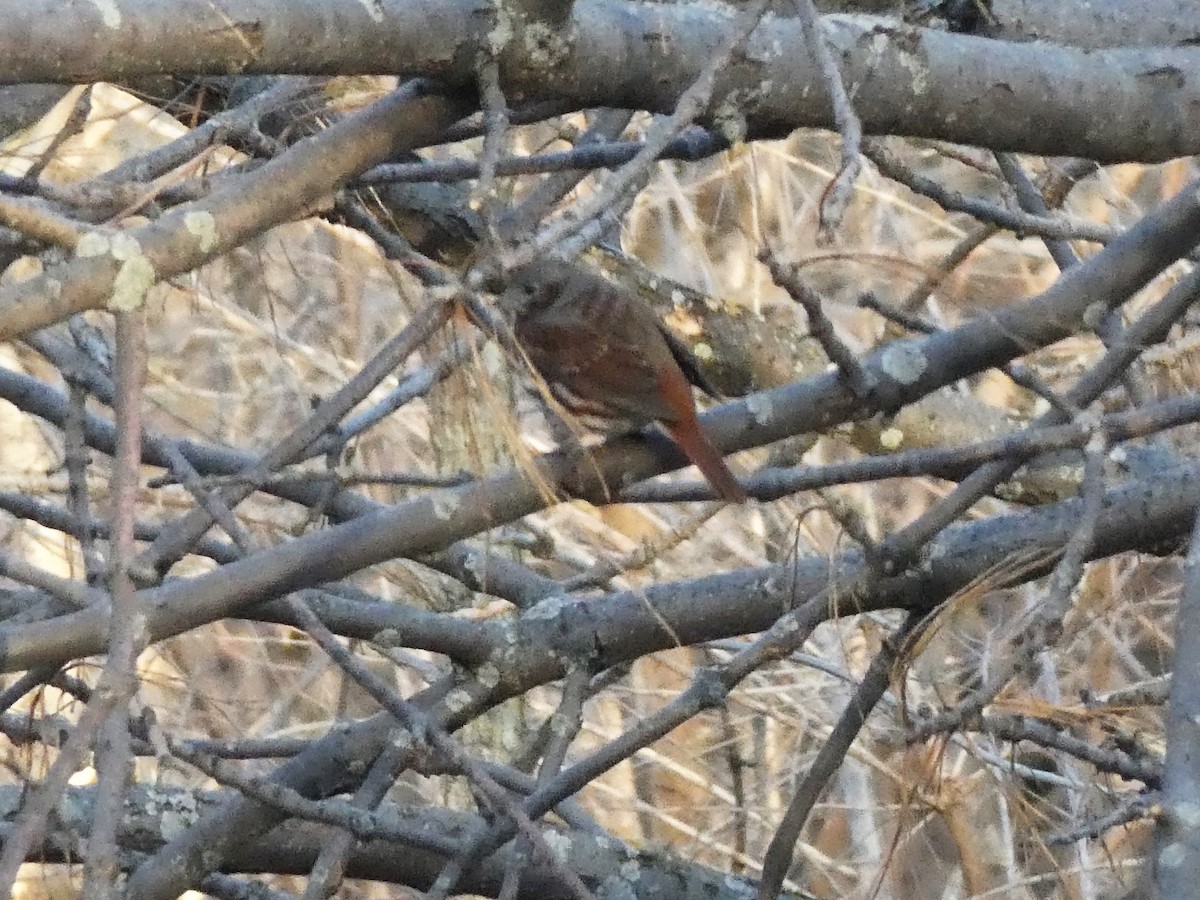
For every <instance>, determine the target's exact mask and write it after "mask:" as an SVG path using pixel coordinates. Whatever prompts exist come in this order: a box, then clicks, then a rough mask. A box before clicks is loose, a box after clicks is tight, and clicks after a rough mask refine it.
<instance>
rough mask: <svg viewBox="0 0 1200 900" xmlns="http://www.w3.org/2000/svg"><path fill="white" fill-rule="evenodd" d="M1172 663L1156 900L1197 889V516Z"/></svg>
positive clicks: (1177, 615)
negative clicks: (1158, 897)
mask: <svg viewBox="0 0 1200 900" xmlns="http://www.w3.org/2000/svg"><path fill="white" fill-rule="evenodd" d="M1172 663H1173V664H1172V666H1171V694H1170V698H1169V700H1168V702H1167V722H1166V735H1167V752H1166V759H1165V760H1164V765H1163V807H1164V813H1163V815H1162V816H1161V817H1160V818H1159V820H1158V831H1157V834H1156V835H1155V848H1154V882H1155V885H1156V886H1157V888H1158V892H1157V893H1158V896H1160V897H1189V896H1192V895H1193V894H1194V893H1195V889H1196V885H1197V884H1200V753H1197V751H1196V748H1197V747H1200V515H1198V516H1197V518H1196V524H1195V527H1194V528H1193V530H1192V542H1191V546H1190V548H1189V549H1188V555H1187V560H1186V562H1185V563H1184V582H1183V595H1182V596H1181V597H1180V598H1179V610H1178V612H1176V613H1175V656H1174V659H1173V660H1172Z"/></svg>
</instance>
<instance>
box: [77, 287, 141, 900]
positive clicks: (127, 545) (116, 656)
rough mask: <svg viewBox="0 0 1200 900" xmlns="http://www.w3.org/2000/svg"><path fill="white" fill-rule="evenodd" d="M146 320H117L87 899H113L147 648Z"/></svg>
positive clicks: (132, 314) (135, 315) (128, 315)
mask: <svg viewBox="0 0 1200 900" xmlns="http://www.w3.org/2000/svg"><path fill="white" fill-rule="evenodd" d="M144 327H145V319H144V316H143V312H142V310H141V309H136V310H130V311H124V312H118V313H117V361H116V384H117V403H116V422H117V453H116V457H115V459H114V460H113V464H114V466H115V470H116V471H115V472H114V477H113V522H112V532H111V539H112V552H111V554H110V557H111V564H110V571H109V584H110V591H111V593H112V616H111V617H110V618H109V621H110V622H111V623H112V624H111V629H112V630H111V632H110V634H109V639H108V662H107V664H106V665H105V667H104V673H103V675H102V676H101V679H100V686H99V689H98V690H97V692H96V698H95V699H99V700H103V701H105V702H106V705H108V706H109V711H108V713H107V715H106V717H105V720H104V722H103V724H102V725H101V729H100V735H99V740H98V742H97V752H96V775H97V787H96V805H95V808H94V810H93V812H92V829H91V835H90V838H89V841H88V848H87V856H86V860H85V866H84V881H85V882H86V883H87V885H88V893H89V896H91V897H96V898H103V900H107V898H116V897H118V896H119V892H118V887H117V878H118V874H119V873H118V870H117V829H118V827H119V825H120V823H121V817H122V813H123V809H124V800H125V783H126V780H127V778H128V775H129V770H130V765H131V763H132V759H133V757H132V751H131V747H130V734H129V701H130V700H131V699H132V697H133V695H134V692H135V691H136V689H137V659H138V655H139V653H140V652H141V649H142V647H144V646H145V643H146V623H145V617H144V616H143V615H142V614H141V613H140V612H139V611H138V605H137V601H136V599H135V597H134V585H133V581H132V579H131V578H130V577H129V566H130V564H131V563H132V561H133V559H134V554H135V552H136V547H135V545H134V522H135V518H134V513H135V511H136V507H137V493H138V482H139V475H140V472H141V455H142V441H141V435H142V418H141V399H142V381H143V377H144V375H145V365H146V344H145V331H144Z"/></svg>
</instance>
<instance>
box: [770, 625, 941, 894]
mask: <svg viewBox="0 0 1200 900" xmlns="http://www.w3.org/2000/svg"><path fill="white" fill-rule="evenodd" d="M920 622H921V616H920V615H918V614H915V613H914V614H910V615H909V616H908V618H907V619H906V620H905V621H904V624H902V625H901V626H900V627H899V628H898V629H896V630H895V631H894V632H893V633H892V634H891V635H889V636H888V638H887V639H886V640H885V641H884V644H883V646H882V647H881V648H880V650H879V652H878V653H877V654H875V658H874V659H873V660H871V665H870V666H869V667H868V668H867V672H866V674H865V675H864V676H863V679H862V681H861V682H860V683H859V685H858V689H857V690H856V691H855V692H854V696H853V697H851V698H850V701H849V702H848V703H847V704H846V707H845V709H844V710H842V715H841V716H840V717H839V718H838V721H837V724H836V725H834V726H833V730H832V731H831V732H830V733H829V737H828V738H826V740H825V743H824V744H822V745H821V749H820V750H819V751H818V752H817V758H816V759H815V760H813V763H812V765H811V766H810V767H809V770H808V772H807V774H806V775H805V776H804V778H803V779H801V780H800V783H799V784H797V785H796V790H795V792H794V793H793V794H792V800H791V802H790V803H789V804H788V808H787V812H785V813H784V815H783V819H781V820H780V822H779V827H778V828H776V829H775V834H774V835H773V836H772V837H771V843H770V844H769V845H768V846H767V851H766V853H765V854H764V855H763V867H762V877H761V879H760V881H759V884H758V900H774V898H775V897H776V896H778V894H779V891H780V890H781V889H782V887H783V880H784V878H786V877H787V873H788V869H789V868H791V865H792V857H793V855H794V853H795V849H796V842H797V841H798V840H800V831H801V829H803V828H804V823H805V822H806V821H808V816H809V814H810V813H811V812H812V809H813V806H814V805H816V802H817V798H819V797H820V796H821V792H822V791H823V790H824V789H825V785H826V784H827V783H828V782H829V779H830V778H832V777H833V773H834V772H836V771H837V769H838V767H839V766H841V764H842V763H843V761H844V760H845V758H846V754H847V753H848V752H849V751H850V746H851V744H853V743H854V739H855V738H856V737H857V736H858V733H859V732H860V731H861V730H862V728H863V726H864V725H866V724H867V717H868V716H869V715H870V714H871V710H872V709H874V708H875V704H877V703H878V702H879V701H880V699H881V698H882V697H883V695H884V692H885V691H886V690H887V688H888V685H889V684H890V683H891V678H892V670H893V668H894V667H895V664H896V659H897V652H898V648H899V647H901V646H902V645H903V643H904V641H905V640H906V639H908V638H910V637H911V636H912V633H913V631H914V630H915V629H916V628H917V627H918V626H919V625H920Z"/></svg>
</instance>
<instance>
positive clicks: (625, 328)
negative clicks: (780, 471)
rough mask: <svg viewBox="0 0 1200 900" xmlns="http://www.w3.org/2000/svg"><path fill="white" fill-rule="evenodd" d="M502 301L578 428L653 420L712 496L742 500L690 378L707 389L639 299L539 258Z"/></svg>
mask: <svg viewBox="0 0 1200 900" xmlns="http://www.w3.org/2000/svg"><path fill="white" fill-rule="evenodd" d="M500 305H501V307H502V308H504V309H507V310H509V312H510V314H511V315H512V316H513V333H514V336H515V338H516V341H517V343H518V344H519V345H520V347H521V349H522V351H523V353H524V355H525V357H526V358H527V359H528V362H529V364H530V365H531V366H532V367H533V369H534V370H535V371H536V372H537V374H538V375H540V376H541V378H542V380H543V381H544V382H545V383H546V386H547V387H548V389H549V391H550V394H551V396H552V397H554V399H555V400H557V401H558V402H559V403H561V404H562V406H563V407H564V408H565V409H566V410H568V411H569V412H570V413H571V414H572V415H573V416H575V418H577V419H578V420H579V421H580V422H581V423H582V424H583V425H584V426H586V427H588V428H590V429H592V430H594V431H598V432H600V433H605V434H611V433H616V432H622V431H625V432H628V431H633V430H638V429H641V428H644V427H645V426H647V425H649V424H651V423H653V422H657V423H658V424H659V425H661V426H662V428H663V430H665V431H666V433H667V434H668V435H669V436H670V437H671V439H672V440H673V441H674V442H675V443H676V444H677V445H678V446H679V449H680V450H682V451H683V453H684V454H685V455H686V456H687V458H688V459H689V460H691V461H692V462H693V463H694V464H695V465H696V467H697V468H699V469H700V472H701V473H702V474H703V475H704V477H705V478H706V479H707V480H708V483H709V484H710V485H711V486H712V488H713V490H714V491H716V493H717V495H718V496H720V497H721V498H722V499H724V500H727V501H729V502H734V503H739V502H742V501H744V500H745V499H746V492H745V490H744V489H743V488H742V486H741V485H740V484H738V482H737V479H736V478H734V476H733V473H732V472H731V471H730V470H729V467H728V466H727V465H726V463H725V460H724V458H723V456H722V454H721V451H719V450H718V449H717V448H716V447H715V446H713V443H712V441H711V440H709V438H708V435H706V434H705V433H704V429H703V427H702V426H701V425H700V422H699V420H698V419H697V417H696V401H695V398H694V397H693V396H692V385H693V384H694V385H696V386H697V387H700V388H701V389H702V390H704V391H705V392H706V393H709V394H714V392H713V391H712V389H711V387H710V386H709V384H708V382H707V380H706V379H705V378H704V377H703V375H702V374H701V373H700V370H699V367H698V365H697V363H696V360H695V359H694V358H693V357H692V355H691V353H690V351H689V350H688V348H687V347H686V345H685V344H684V343H683V341H682V339H680V338H679V337H678V336H677V335H675V334H674V333H672V332H671V331H670V330H668V329H667V328H666V327H665V326H664V325H663V324H662V322H661V321H660V320H659V318H658V316H657V315H656V314H655V312H654V310H653V309H652V308H651V307H650V305H649V304H648V303H647V302H646V301H645V300H643V299H642V298H641V297H639V296H638V295H636V294H634V293H632V292H630V291H628V290H625V289H623V288H621V287H619V286H617V285H615V284H613V283H612V282H610V281H609V280H608V279H606V278H604V277H603V276H602V275H600V274H599V273H596V272H593V271H590V270H588V269H586V268H585V267H583V266H582V265H580V264H576V263H568V262H565V261H562V260H558V259H554V258H551V257H546V258H543V259H540V260H536V261H534V262H532V263H530V264H528V265H526V266H524V267H522V268H521V269H518V270H517V271H516V272H515V273H513V274H512V276H511V277H510V279H509V283H508V287H507V289H506V290H505V291H504V293H503V294H502V295H501V298H500Z"/></svg>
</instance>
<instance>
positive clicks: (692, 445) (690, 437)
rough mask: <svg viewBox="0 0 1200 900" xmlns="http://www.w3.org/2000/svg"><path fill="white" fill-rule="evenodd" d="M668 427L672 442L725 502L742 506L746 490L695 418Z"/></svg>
mask: <svg viewBox="0 0 1200 900" xmlns="http://www.w3.org/2000/svg"><path fill="white" fill-rule="evenodd" d="M666 427H667V433H668V434H670V435H671V439H672V440H674V441H675V443H676V444H678V445H679V449H680V450H682V451H683V452H684V453H685V454H686V455H687V458H688V459H690V460H691V461H692V462H693V463H695V465H696V468H697V469H699V470H700V472H701V474H703V475H704V477H705V478H706V479H708V483H709V484H710V485H712V489H713V490H714V491H716V492H717V494H718V495H720V497H721V499H722V500H727V501H729V502H730V503H741V502H743V501H744V500H745V499H746V492H745V490H743V488H742V486H741V485H740V484H738V482H737V479H736V478H734V477H733V473H732V472H731V471H729V466H727V465H726V464H725V458H724V457H723V456H722V455H721V451H720V450H718V449H717V448H716V447H714V446H713V443H712V441H710V440H709V439H708V435H706V434H705V433H704V429H703V428H702V427H701V426H700V423H699V422H698V421H697V420H696V418H695V417H692V418H691V420H690V421H689V420H685V421H683V422H675V423H672V424H671V425H669V426H666Z"/></svg>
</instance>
